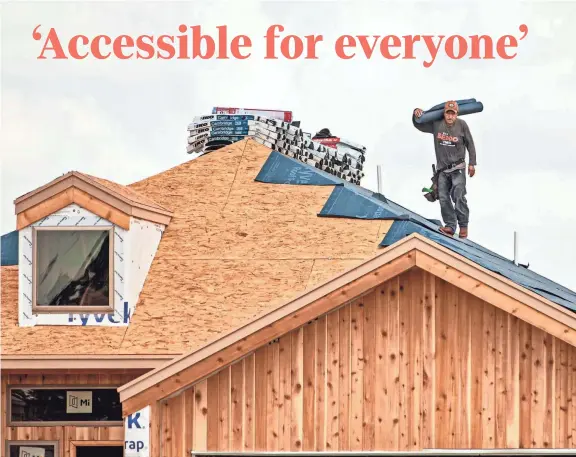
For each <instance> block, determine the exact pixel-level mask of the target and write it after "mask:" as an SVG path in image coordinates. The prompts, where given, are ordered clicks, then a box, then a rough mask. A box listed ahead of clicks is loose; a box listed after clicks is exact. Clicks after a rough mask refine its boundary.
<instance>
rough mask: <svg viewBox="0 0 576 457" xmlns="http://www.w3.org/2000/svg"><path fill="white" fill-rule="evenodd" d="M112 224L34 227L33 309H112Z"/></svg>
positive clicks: (59, 310) (93, 310) (43, 310)
mask: <svg viewBox="0 0 576 457" xmlns="http://www.w3.org/2000/svg"><path fill="white" fill-rule="evenodd" d="M113 233H114V232H113V227H103V226H96V227H41V226H36V227H33V235H32V236H33V239H34V241H33V246H34V248H33V257H34V258H33V260H32V262H33V263H32V264H33V278H32V281H33V305H32V306H33V311H34V312H38V311H40V312H51V311H52V312H54V311H55V312H69V311H73V312H74V311H76V312H77V311H78V310H79V309H80V310H82V312H86V311H92V312H104V313H106V312H112V311H113V308H114V306H113V305H114V295H113V294H114V287H113V279H114V274H113V271H114V268H113V261H114V255H113V254H114V248H113V242H114V236H113Z"/></svg>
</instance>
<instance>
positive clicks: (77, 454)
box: [70, 441, 124, 457]
mask: <svg viewBox="0 0 576 457" xmlns="http://www.w3.org/2000/svg"><path fill="white" fill-rule="evenodd" d="M102 456H106V457H123V456H124V442H122V441H72V442H71V448H70V457H102Z"/></svg>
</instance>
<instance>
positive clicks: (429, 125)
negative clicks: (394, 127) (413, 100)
mask: <svg viewBox="0 0 576 457" xmlns="http://www.w3.org/2000/svg"><path fill="white" fill-rule="evenodd" d="M422 114H423V112H422V110H421V109H420V108H416V109H415V110H414V112H413V113H412V124H413V125H414V127H416V128H417V129H418V130H420V131H421V132H424V133H434V123H433V122H423V123H421V124H419V123H417V122H416V118H417V117H420V116H422Z"/></svg>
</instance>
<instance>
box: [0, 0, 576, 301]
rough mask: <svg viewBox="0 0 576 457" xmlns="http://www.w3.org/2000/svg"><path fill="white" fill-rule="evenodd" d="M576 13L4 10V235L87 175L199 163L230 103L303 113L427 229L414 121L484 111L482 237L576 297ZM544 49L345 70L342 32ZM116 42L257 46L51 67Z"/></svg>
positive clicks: (475, 7) (424, 165) (414, 7)
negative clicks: (193, 135)
mask: <svg viewBox="0 0 576 457" xmlns="http://www.w3.org/2000/svg"><path fill="white" fill-rule="evenodd" d="M575 22H576V2H568V1H566V2H561V1H559V2H543V1H541V2H512V1H506V2H503V1H486V0H485V1H482V2H481V3H480V2H478V3H476V2H471V1H467V2H461V1H459V2H435V1H420V2H414V3H411V2H408V1H405V0H403V1H401V2H400V1H396V2H370V1H365V2H362V3H360V2H346V3H344V2H341V3H337V2H293V1H291V2H255V1H249V0H242V1H237V0H236V1H230V2H227V3H224V2H193V3H184V2H178V3H172V2H168V1H165V2H164V1H163V2H135V1H124V2H118V3H112V2H103V1H102V2H91V3H88V2H74V3H73V2H67V3H64V2H34V3H27V2H13V3H11V4H8V5H5V6H3V7H2V36H1V38H2V81H1V84H2V86H1V89H2V92H1V95H2V138H1V141H2V170H1V173H2V174H1V178H2V183H1V191H2V193H1V204H2V212H1V218H2V219H1V229H2V233H6V232H9V231H12V230H14V229H15V216H14V206H13V201H14V199H15V198H17V197H18V196H19V195H22V194H24V193H26V192H28V191H30V190H32V189H34V188H36V187H38V186H41V185H43V184H45V183H46V182H48V181H50V180H52V179H54V178H55V177H57V176H59V175H61V174H63V173H66V172H67V171H70V170H79V171H83V172H86V173H90V174H93V175H96V176H100V177H103V178H107V179H110V180H113V181H117V182H119V183H122V184H129V183H131V182H134V181H136V180H140V179H142V178H145V177H147V176H149V175H151V174H156V173H158V172H161V171H163V170H165V169H168V168H170V167H173V166H175V165H177V164H180V163H182V162H185V161H186V160H188V159H189V156H188V155H187V154H186V150H185V148H186V126H187V124H188V123H189V122H191V121H192V119H193V117H194V116H197V115H201V114H208V113H209V112H210V110H211V108H212V107H213V106H215V105H224V106H249V107H258V108H270V109H287V110H292V111H293V112H294V115H295V118H296V119H297V120H300V121H301V122H302V127H303V128H304V130H305V131H308V132H311V133H314V132H316V131H318V130H319V129H321V128H323V127H328V128H330V129H331V131H332V132H333V133H335V134H338V135H341V136H343V137H346V138H348V139H351V140H354V141H356V142H359V143H362V144H364V145H366V146H367V148H368V151H367V161H366V174H367V176H366V177H365V178H364V179H363V182H362V185H363V186H364V187H368V188H371V189H373V190H376V165H377V164H381V165H382V171H383V191H384V194H385V195H386V196H388V197H389V198H391V199H392V200H394V201H396V202H398V203H400V204H402V205H403V206H406V207H408V208H410V209H412V210H413V211H416V212H418V213H420V214H422V215H424V216H425V217H429V218H437V219H440V208H439V205H438V204H432V203H429V202H428V201H426V200H425V199H424V198H423V197H422V194H421V192H420V190H421V188H422V187H423V186H427V185H429V184H430V176H431V164H432V163H433V161H434V150H433V144H432V137H431V135H427V134H424V133H420V132H418V131H417V130H416V129H414V127H413V126H412V124H411V120H410V117H411V113H412V111H413V109H414V108H415V107H421V108H423V109H426V108H429V107H431V106H432V105H435V104H437V103H441V102H443V101H444V100H446V99H462V98H471V97H474V98H476V99H478V100H480V101H482V102H483V104H484V106H485V109H484V112H483V113H480V114H473V115H469V116H466V117H465V119H466V121H467V122H468V124H469V126H470V128H471V131H472V134H473V137H474V140H475V142H476V148H477V160H478V166H477V174H476V176H475V177H474V178H472V179H469V181H468V202H469V205H470V210H471V215H470V238H471V239H472V240H474V241H476V242H478V243H480V244H483V245H484V246H486V247H488V248H489V249H492V250H495V251H497V252H498V253H500V254H502V255H504V256H507V257H509V258H512V257H513V234H514V231H515V230H516V231H518V232H519V234H520V237H519V241H520V243H519V250H520V261H521V262H529V263H530V268H531V269H533V270H534V271H536V272H538V273H540V274H543V275H545V276H547V277H549V278H551V279H553V280H555V281H557V282H559V283H561V284H563V285H565V286H566V287H569V288H571V289H573V290H576V230H575V227H576V128H575V127H574V125H575V124H574V120H575V119H576V54H575V53H574V39H575V38H574V37H575V34H574V23H575ZM274 23H280V24H282V25H284V26H285V27H286V30H285V32H283V33H284V34H296V35H301V36H302V35H308V34H317V35H318V34H323V35H324V41H323V42H322V43H319V45H318V48H317V50H318V56H319V60H317V61H310V60H308V61H306V60H295V61H287V60H278V61H264V60H263V59H262V57H263V55H264V47H263V42H264V40H263V35H264V33H265V31H266V28H267V27H268V26H269V25H271V24H274ZM523 23H525V24H527V25H528V28H529V32H528V36H527V37H526V38H525V39H524V40H523V41H521V42H520V45H519V47H518V49H517V52H518V55H517V56H516V58H514V59H512V60H508V61H503V60H499V59H498V60H495V61H471V60H467V59H464V60H459V61H451V60H450V59H448V58H446V57H444V56H443V55H439V57H437V59H436V61H435V62H434V64H433V66H432V67H431V68H424V67H423V66H422V60H423V59H424V58H426V51H425V49H424V48H422V47H421V46H419V47H417V50H416V57H417V59H415V60H411V61H410V60H405V61H401V60H397V61H387V60H385V59H382V58H378V57H377V56H375V57H374V58H373V59H372V60H365V59H352V60H349V61H340V60H338V58H337V57H335V54H334V49H333V43H334V40H335V39H336V37H337V36H339V35H342V34H368V35H374V34H376V35H387V34H396V35H407V34H444V35H446V36H448V35H451V34H461V35H464V36H468V35H473V34H491V35H492V36H494V37H499V36H501V35H505V34H513V35H515V36H519V32H518V27H519V25H520V24H523ZM38 24H42V27H41V29H40V30H41V32H43V34H44V36H46V35H45V34H46V33H47V31H48V30H49V28H50V27H54V28H55V29H56V30H57V32H58V34H59V36H60V37H61V38H63V39H66V40H67V39H69V38H70V37H71V36H73V35H76V34H85V35H88V36H95V35H98V34H101V33H105V34H108V35H112V36H116V35H119V34H131V35H133V36H138V35H142V34H162V33H166V34H177V33H178V32H177V28H178V26H179V25H180V24H187V25H190V26H191V25H202V26H203V27H206V31H208V32H210V33H212V34H214V32H215V27H216V26H218V25H228V26H229V33H230V34H231V35H232V34H246V35H249V36H250V37H251V38H252V42H253V46H252V53H253V54H252V56H251V57H250V58H249V59H247V60H245V61H235V60H230V61H214V60H212V61H200V60H194V61H192V60H182V61H177V60H173V61H162V62H160V61H156V60H150V61H135V60H130V61H118V60H107V61H96V60H94V59H91V60H89V59H87V60H85V61H74V60H68V61H57V60H45V61H39V60H37V59H36V56H37V55H38V54H39V53H40V50H41V48H42V42H41V41H35V40H34V39H33V38H32V31H33V29H34V28H35V27H36V26H37V25H38Z"/></svg>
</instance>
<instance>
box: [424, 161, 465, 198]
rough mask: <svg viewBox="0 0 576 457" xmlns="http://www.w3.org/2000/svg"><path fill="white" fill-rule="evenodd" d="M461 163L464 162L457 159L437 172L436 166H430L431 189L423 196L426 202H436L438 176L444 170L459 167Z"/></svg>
mask: <svg viewBox="0 0 576 457" xmlns="http://www.w3.org/2000/svg"><path fill="white" fill-rule="evenodd" d="M462 162H464V159H459V160H457V161H456V162H452V163H449V164H448V165H446V166H445V167H442V168H439V169H438V170H436V166H434V165H432V173H433V176H432V187H431V192H428V193H427V194H424V197H425V198H426V200H428V201H429V202H435V201H436V200H438V176H440V173H442V172H443V171H444V170H449V169H450V168H453V167H455V166H456V165H460V164H461V163H462Z"/></svg>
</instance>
